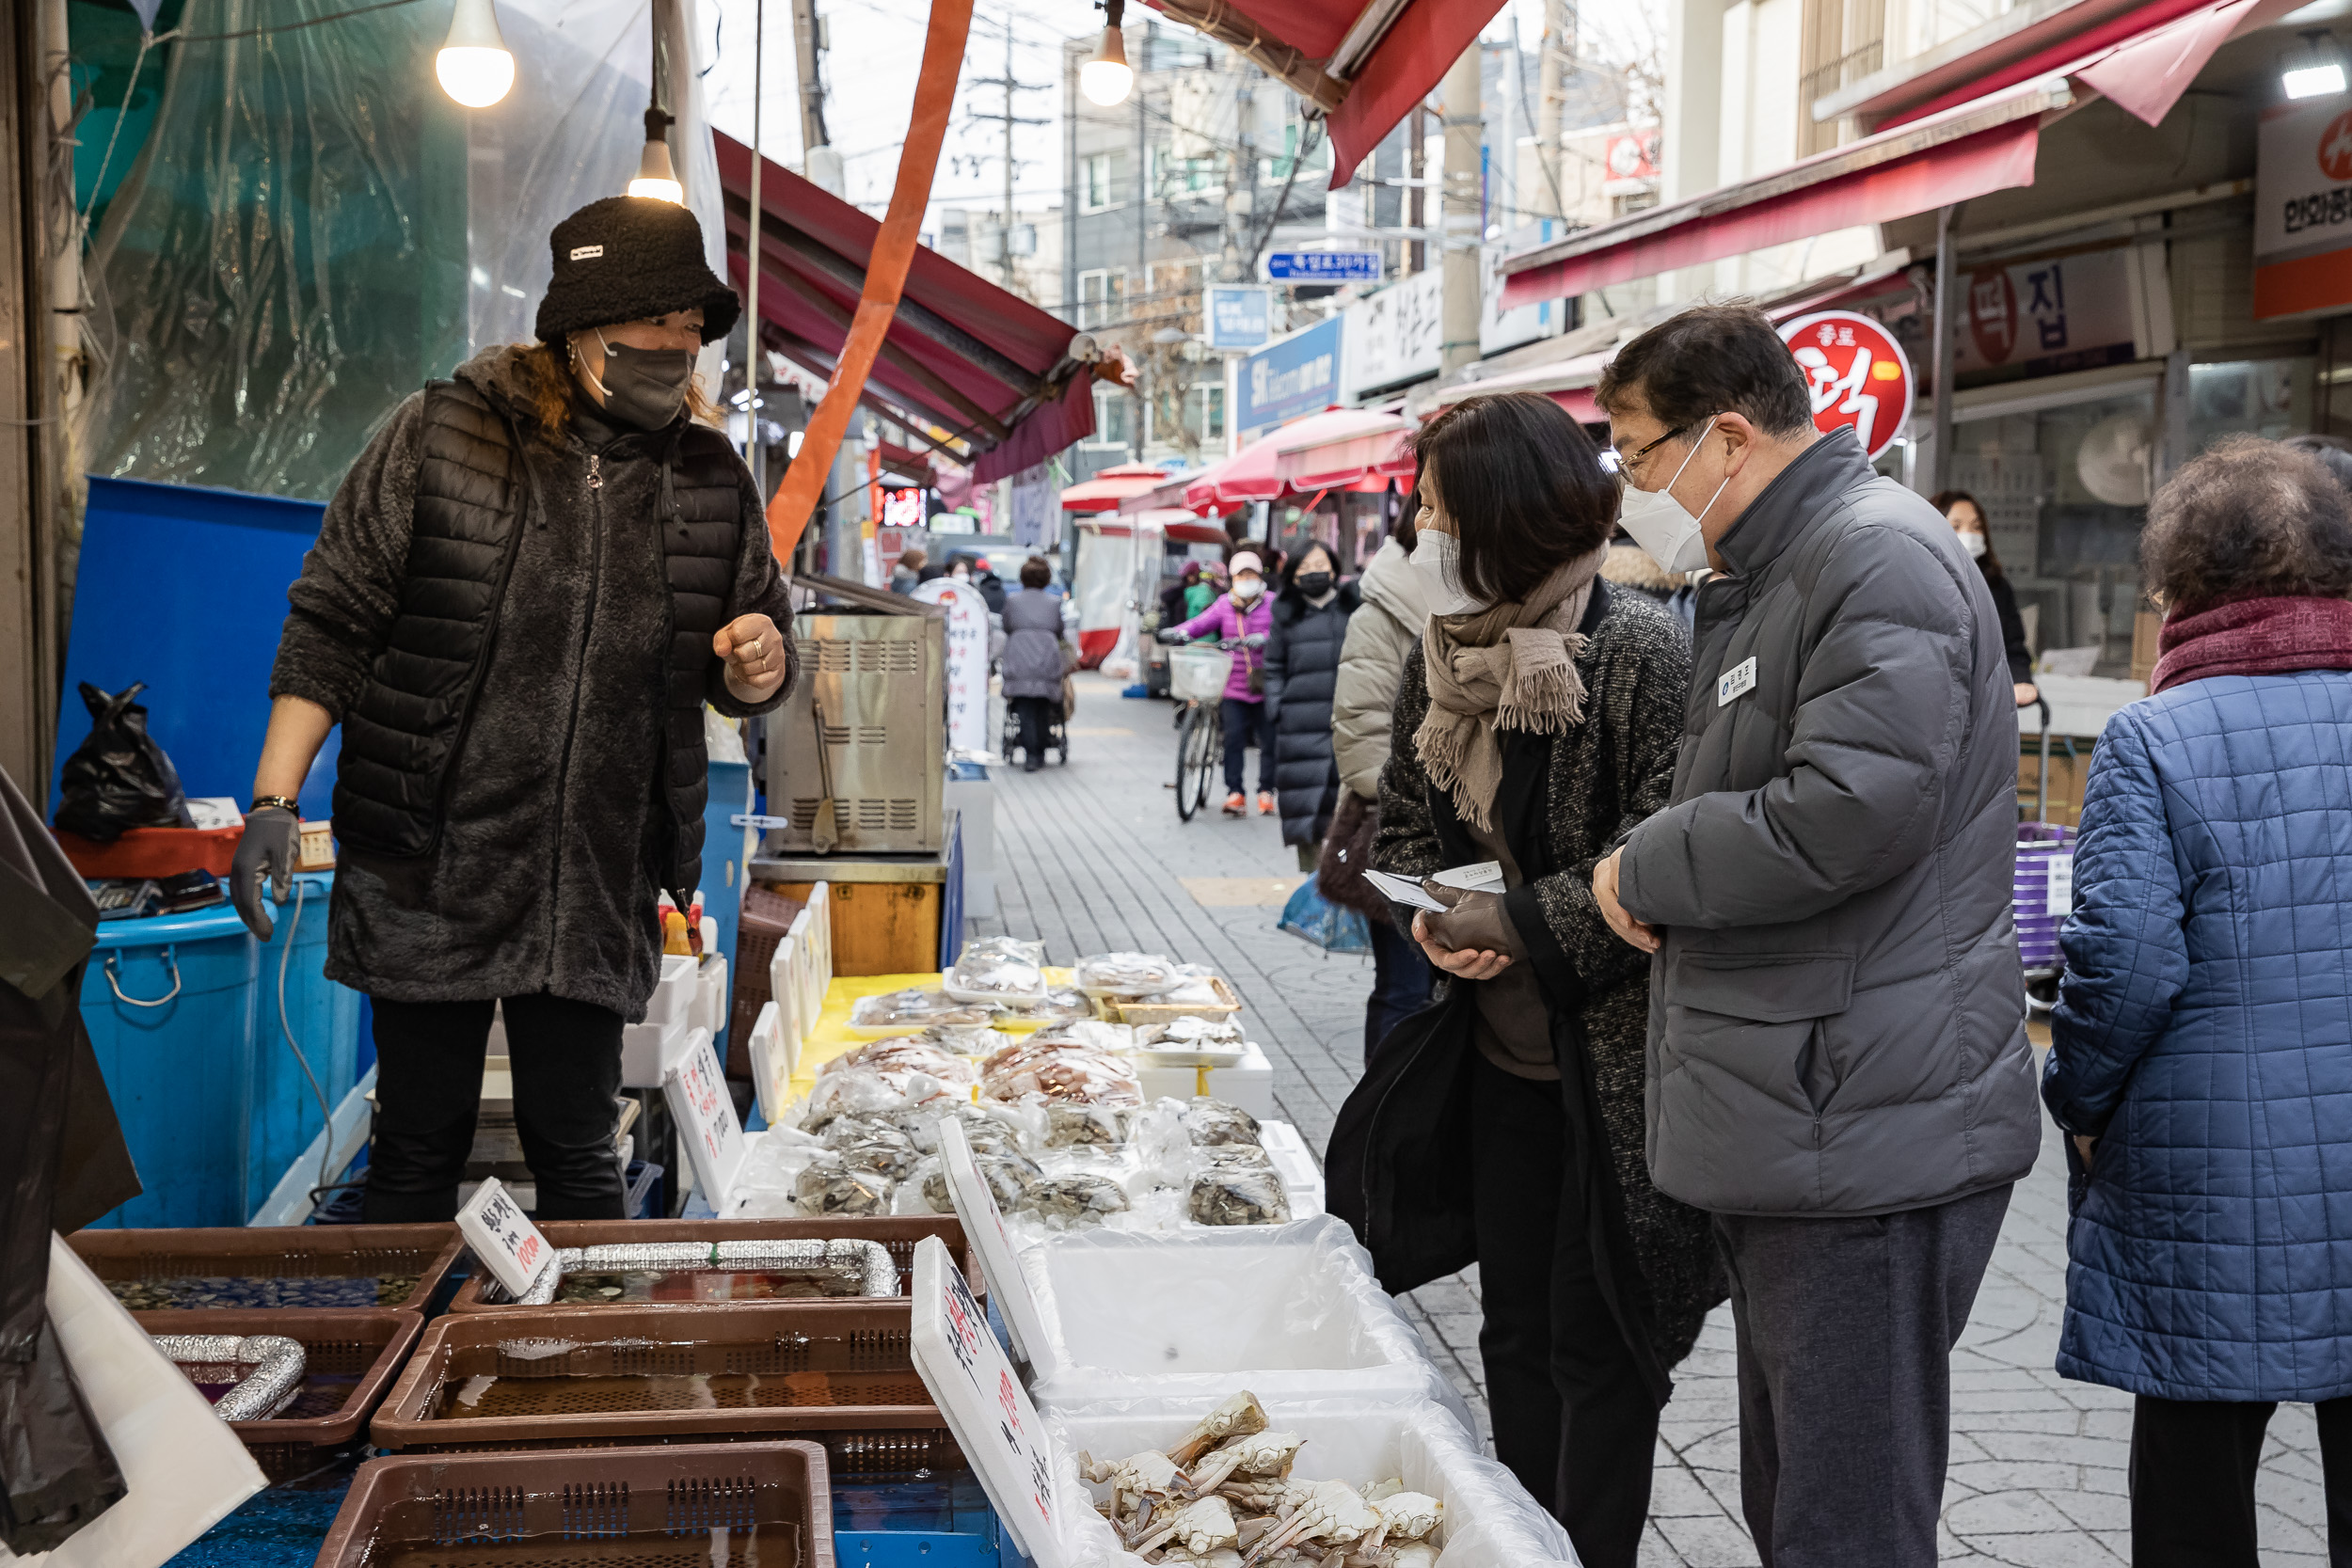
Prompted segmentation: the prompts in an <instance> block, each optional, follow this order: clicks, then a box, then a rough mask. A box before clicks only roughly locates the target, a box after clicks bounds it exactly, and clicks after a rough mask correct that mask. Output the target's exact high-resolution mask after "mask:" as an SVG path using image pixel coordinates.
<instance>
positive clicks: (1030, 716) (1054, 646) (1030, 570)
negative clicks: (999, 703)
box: [998, 555, 1077, 773]
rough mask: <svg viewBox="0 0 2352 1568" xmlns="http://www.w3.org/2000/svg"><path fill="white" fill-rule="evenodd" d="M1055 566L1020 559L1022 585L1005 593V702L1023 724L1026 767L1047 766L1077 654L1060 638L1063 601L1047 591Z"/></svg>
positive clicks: (1037, 559) (1030, 770)
mask: <svg viewBox="0 0 2352 1568" xmlns="http://www.w3.org/2000/svg"><path fill="white" fill-rule="evenodd" d="M1053 580H1054V568H1053V567H1052V566H1051V565H1050V564H1048V563H1047V562H1046V560H1045V558H1044V557H1043V556H1041V555H1033V556H1031V557H1029V559H1028V560H1026V561H1025V562H1022V563H1021V586H1020V587H1019V588H1018V589H1016V590H1014V591H1013V592H1012V593H1010V594H1006V595H1005V651H1004V655H1003V658H1002V662H1001V663H1000V665H999V667H998V668H999V670H1000V672H1001V673H1002V675H1003V678H1004V690H1005V702H1006V705H1008V706H1009V707H1010V708H1011V709H1012V711H1013V716H1014V718H1015V719H1017V720H1018V721H1019V722H1020V725H1021V752H1022V765H1021V768H1022V771H1023V772H1025V773H1034V772H1036V771H1037V770H1038V769H1039V768H1042V767H1044V766H1045V737H1046V735H1047V732H1048V731H1049V730H1050V729H1051V728H1052V726H1053V723H1054V721H1055V718H1056V716H1057V714H1058V713H1059V711H1060V709H1061V705H1062V680H1063V678H1064V677H1065V676H1066V675H1068V674H1069V673H1070V671H1071V670H1072V669H1073V667H1074V666H1075V665H1076V663H1077V657H1076V655H1075V653H1074V652H1073V650H1072V649H1071V647H1070V645H1069V643H1067V642H1065V641H1063V640H1062V614H1061V610H1062V602H1061V600H1060V599H1059V598H1058V597H1057V596H1056V595H1054V594H1049V593H1047V592H1046V585H1047V584H1048V583H1051V582H1052V581H1053Z"/></svg>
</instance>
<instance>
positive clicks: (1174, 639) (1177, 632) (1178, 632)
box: [1152, 626, 1184, 647]
mask: <svg viewBox="0 0 2352 1568" xmlns="http://www.w3.org/2000/svg"><path fill="white" fill-rule="evenodd" d="M1152 636H1153V637H1156V638H1158V639H1159V640H1160V641H1163V642H1165V643H1167V644H1168V646H1170V647H1174V646H1175V645H1176V644H1177V643H1179V642H1182V641H1184V632H1183V631H1182V629H1180V628H1178V627H1176V626H1162V627H1161V628H1160V629H1159V630H1157V631H1155V632H1153V633H1152Z"/></svg>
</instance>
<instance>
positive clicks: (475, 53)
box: [433, 0, 515, 109]
mask: <svg viewBox="0 0 2352 1568" xmlns="http://www.w3.org/2000/svg"><path fill="white" fill-rule="evenodd" d="M433 74H434V75H436V76H437V77H439V78H440V79H441V90H442V91H443V92H445V93H447V94H449V95H450V96H451V97H452V98H453V99H455V100H456V101H457V102H458V103H463V104H464V105H465V106H466V107H467V108H469V109H486V108H488V107H489V106H490V105H491V104H493V103H497V102H498V101H499V100H500V99H501V98H504V97H505V96H506V92H507V89H508V88H509V87H513V86H514V85H515V56H514V55H510V54H508V53H507V51H506V40H504V39H502V38H501V37H500V36H499V19H498V13H497V12H496V11H494V10H493V9H491V5H490V0H457V5H456V7H455V8H454V9H453V10H452V11H451V12H450V18H449V37H448V38H446V39H444V40H442V41H441V52H440V53H439V54H438V55H435V56H434V57H433Z"/></svg>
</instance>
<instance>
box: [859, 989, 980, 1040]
mask: <svg viewBox="0 0 2352 1568" xmlns="http://www.w3.org/2000/svg"><path fill="white" fill-rule="evenodd" d="M989 1016H990V1015H989V1010H988V1006H987V1005H986V1004H985V1003H976V1002H960V1001H958V1000H956V998H954V997H952V996H949V995H948V994H947V993H946V991H945V990H941V989H940V988H938V987H936V986H912V987H909V988H908V989H907V990H894V991H887V992H885V993H883V994H882V995H881V996H861V997H859V998H858V999H857V1000H856V1001H855V1002H853V1003H851V1004H850V1028H852V1029H906V1030H916V1029H928V1028H930V1027H931V1026H932V1025H933V1024H951V1025H952V1024H961V1025H963V1026H965V1027H967V1028H971V1027H977V1026H979V1025H982V1024H985V1023H987V1022H988V1021H989Z"/></svg>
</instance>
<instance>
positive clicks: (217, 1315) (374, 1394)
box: [131, 1307, 424, 1481]
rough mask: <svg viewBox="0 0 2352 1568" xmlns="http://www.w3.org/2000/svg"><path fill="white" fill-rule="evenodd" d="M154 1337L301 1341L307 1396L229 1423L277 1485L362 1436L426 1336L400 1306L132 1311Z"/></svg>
mask: <svg viewBox="0 0 2352 1568" xmlns="http://www.w3.org/2000/svg"><path fill="white" fill-rule="evenodd" d="M131 1316H132V1317H133V1318H134V1319H135V1320H136V1322H137V1323H138V1325H139V1326H140V1327H141V1328H143V1329H145V1330H147V1332H148V1333H150V1334H234V1335H237V1336H239V1337H243V1336H245V1335H247V1334H282V1335H284V1336H285V1337H286V1338H289V1339H294V1340H298V1341H300V1343H301V1345H302V1349H303V1354H304V1357H305V1361H306V1365H305V1367H304V1370H303V1386H302V1391H301V1392H300V1393H298V1394H296V1395H295V1396H294V1403H292V1404H291V1405H289V1406H287V1407H286V1409H285V1411H284V1412H283V1413H282V1414H280V1415H278V1416H274V1417H272V1418H270V1419H268V1420H266V1421H231V1422H230V1423H229V1425H230V1430H231V1431H233V1432H234V1433H236V1434H237V1435H238V1436H239V1437H241V1438H243V1439H244V1440H245V1446H246V1449H248V1450H250V1451H251V1453H252V1455H253V1459H254V1462H255V1463H256V1464H258V1465H261V1466H262V1472H263V1473H264V1474H266V1475H267V1476H268V1477H269V1478H270V1480H272V1481H284V1480H286V1479H287V1478H288V1477H290V1476H297V1475H300V1474H302V1473H303V1472H304V1471H306V1470H308V1469H310V1467H311V1466H312V1465H314V1464H315V1463H317V1462H318V1461H319V1460H320V1459H323V1458H324V1457H325V1455H326V1453H327V1452H329V1451H330V1450H333V1449H340V1448H342V1447H343V1446H344V1445H346V1444H348V1443H351V1442H352V1441H354V1440H355V1439H357V1438H358V1437H359V1435H360V1433H362V1432H364V1431H365V1430H366V1428H367V1424H368V1418H369V1417H370V1416H372V1415H373V1414H374V1413H375V1407H376V1405H377V1404H378V1403H379V1402H382V1400H383V1398H384V1396H385V1394H387V1393H388V1392H389V1391H390V1389H391V1386H392V1380H393V1379H394V1378H396V1377H398V1376H399V1375H400V1369H401V1368H402V1367H403V1366H404V1365H405V1363H406V1362H407V1360H408V1353H409V1351H411V1350H413V1349H414V1348H415V1347H416V1343H417V1336H418V1335H420V1334H421V1333H423V1332H424V1317H423V1315H422V1314H421V1313H418V1312H411V1311H407V1310H405V1309H402V1308H382V1307H362V1308H352V1307H340V1308H339V1307H322V1308H318V1309H315V1310H310V1311H304V1310H302V1309H301V1308H299V1307H259V1308H254V1309H252V1310H247V1311H218V1310H203V1309H199V1310H196V1311H172V1310H165V1311H160V1312H134V1313H132V1314H131Z"/></svg>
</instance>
